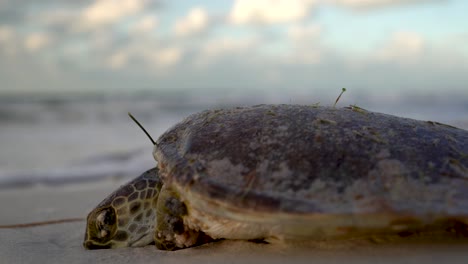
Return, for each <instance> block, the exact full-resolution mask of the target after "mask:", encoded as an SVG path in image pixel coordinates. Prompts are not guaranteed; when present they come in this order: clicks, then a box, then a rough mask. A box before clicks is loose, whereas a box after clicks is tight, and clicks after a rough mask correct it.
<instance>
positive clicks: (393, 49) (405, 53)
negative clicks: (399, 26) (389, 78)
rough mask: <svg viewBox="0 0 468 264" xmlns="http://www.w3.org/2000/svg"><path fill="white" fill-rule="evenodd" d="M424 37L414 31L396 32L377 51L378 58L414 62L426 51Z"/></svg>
mask: <svg viewBox="0 0 468 264" xmlns="http://www.w3.org/2000/svg"><path fill="white" fill-rule="evenodd" d="M425 45H426V43H425V41H424V38H423V37H422V36H421V35H420V34H417V33H414V32H396V33H394V34H393V35H392V36H391V38H390V40H389V41H388V42H387V43H386V44H385V45H384V46H383V47H382V48H381V49H380V50H378V51H377V52H376V58H377V59H378V60H382V61H400V62H404V63H409V62H414V61H415V60H417V59H418V58H419V57H420V56H421V55H422V54H423V52H424V48H425Z"/></svg>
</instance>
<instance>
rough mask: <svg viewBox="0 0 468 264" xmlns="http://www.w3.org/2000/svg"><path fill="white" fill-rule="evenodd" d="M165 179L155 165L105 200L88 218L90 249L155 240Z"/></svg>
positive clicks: (87, 235)
mask: <svg viewBox="0 0 468 264" xmlns="http://www.w3.org/2000/svg"><path fill="white" fill-rule="evenodd" d="M161 187H162V181H161V180H160V178H159V175H158V169H157V168H153V169H151V170H149V171H147V172H145V173H143V174H142V175H141V176H140V177H138V178H136V179H135V180H133V181H131V182H129V183H128V184H126V185H124V186H122V187H120V188H119V189H118V190H117V191H115V192H114V193H112V194H111V195H110V196H109V197H107V198H106V199H104V200H103V201H102V202H101V203H100V204H99V205H98V206H97V207H96V208H95V209H94V210H92V211H91V212H90V213H89V215H88V218H87V224H86V234H85V239H84V243H83V245H84V247H85V248H87V249H103V248H119V247H139V246H145V245H148V244H150V243H152V242H153V235H154V229H155V224H156V204H157V200H158V196H159V192H160V190H161Z"/></svg>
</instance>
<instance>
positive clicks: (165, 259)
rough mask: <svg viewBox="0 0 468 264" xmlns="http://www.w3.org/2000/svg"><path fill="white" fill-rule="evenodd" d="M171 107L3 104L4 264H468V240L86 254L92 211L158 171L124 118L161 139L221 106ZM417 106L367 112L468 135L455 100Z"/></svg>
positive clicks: (232, 245)
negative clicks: (189, 117)
mask: <svg viewBox="0 0 468 264" xmlns="http://www.w3.org/2000/svg"><path fill="white" fill-rule="evenodd" d="M163 99H164V98H163ZM158 102H159V103H158ZM163 103H164V100H161V99H159V101H157V100H156V99H154V98H146V97H138V98H134V97H128V98H120V97H118V98H110V99H105V100H104V99H102V100H101V99H99V100H98V99H95V98H91V99H87V98H84V99H76V98H73V99H67V98H64V99H63V98H55V99H54V100H52V99H47V98H45V99H44V100H38V101H37V100H33V101H30V102H28V101H26V102H25V101H23V100H19V99H17V100H4V101H3V103H2V105H1V109H0V110H2V111H3V113H4V115H3V119H0V123H1V124H2V129H1V130H0V145H1V146H2V148H1V149H0V208H1V209H2V212H1V214H0V226H2V227H1V228H0V263H68V264H72V263H109V264H110V263H112V264H118V263H129V262H132V263H189V264H194V263H269V264H271V263H285V262H288V263H310V262H313V263H441V262H448V263H468V250H466V249H467V248H468V243H466V242H463V243H461V242H460V241H451V242H450V243H448V242H446V241H444V242H441V241H438V242H437V241H435V242H431V243H428V242H427V241H426V242H417V243H415V242H414V241H411V240H407V241H405V240H403V241H399V242H398V243H396V242H391V243H389V242H388V241H387V242H381V241H380V242H375V241H368V240H364V241H356V240H353V241H315V242H311V243H308V244H281V243H277V244H265V243H253V242H248V241H227V240H224V241H217V242H213V243H210V244H206V245H202V246H199V247H195V248H189V249H183V250H178V251H175V252H165V251H160V250H158V249H156V248H155V246H152V245H150V246H146V247H143V248H124V249H110V250H85V249H84V248H83V246H82V243H83V238H84V233H85V224H86V223H85V218H86V216H87V214H88V213H89V212H90V211H91V210H92V209H93V208H94V207H95V206H96V205H97V204H98V203H99V202H100V201H101V200H103V199H104V198H105V197H106V196H107V195H109V194H110V193H111V192H112V191H114V190H115V189H117V188H118V187H119V186H121V185H122V184H124V183H125V182H127V181H129V180H131V179H132V178H134V177H136V176H137V175H139V174H141V173H142V172H144V171H145V170H147V169H149V168H151V167H153V166H155V162H154V160H153V157H152V155H151V151H152V144H150V142H149V141H148V140H147V138H146V137H145V135H144V134H143V133H142V132H141V131H140V130H139V129H138V128H137V127H136V125H134V124H133V123H132V122H131V121H130V120H129V119H128V117H127V116H126V113H127V112H129V111H130V112H132V113H133V114H134V115H135V116H137V117H138V118H139V119H140V121H141V122H142V123H144V125H145V127H146V128H147V129H148V130H149V131H151V134H152V135H153V137H155V138H157V137H158V136H159V135H161V134H162V133H163V132H164V131H165V130H166V129H168V128H169V127H170V126H172V125H173V124H175V123H176V122H178V121H180V120H181V119H182V118H183V117H184V116H187V115H189V114H190V113H193V112H197V111H199V110H202V109H207V108H213V107H215V106H213V105H195V106H193V105H186V107H185V108H180V107H175V105H179V106H180V105H181V103H178V102H172V103H170V104H168V105H164V104H163ZM272 103H275V102H272ZM345 105H346V104H345ZM364 107H366V106H365V105H364ZM418 107H419V108H418ZM418 107H415V108H414V109H412V110H411V111H407V109H399V108H396V107H393V108H391V107H389V108H380V109H375V108H372V107H369V110H374V111H380V112H389V110H392V109H393V110H395V109H396V110H401V111H404V112H405V113H404V114H401V113H394V114H397V115H402V116H407V117H411V118H416V119H422V120H435V121H438V122H444V123H448V124H450V125H455V126H458V127H460V128H463V129H468V120H466V113H467V109H466V108H464V107H463V104H459V105H455V106H454V105H451V104H448V105H447V107H445V108H443V109H445V110H443V111H442V110H440V109H442V108H437V109H432V108H430V107H427V108H424V106H418ZM366 108H367V107H366ZM426 110H427V111H426ZM429 110H430V111H429ZM40 223H42V224H40ZM24 224H26V225H24Z"/></svg>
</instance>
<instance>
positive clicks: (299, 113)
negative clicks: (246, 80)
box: [154, 105, 468, 216]
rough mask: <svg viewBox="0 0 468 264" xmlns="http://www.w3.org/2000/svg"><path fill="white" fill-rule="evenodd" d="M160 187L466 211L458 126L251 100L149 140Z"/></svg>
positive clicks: (320, 206)
mask: <svg viewBox="0 0 468 264" xmlns="http://www.w3.org/2000/svg"><path fill="white" fill-rule="evenodd" d="M154 156H155V158H156V160H157V161H158V166H159V168H160V172H161V177H162V178H163V181H164V182H165V184H168V183H174V184H177V185H179V186H182V187H183V188H190V190H191V191H195V192H199V193H200V194H202V195H205V196H207V197H209V199H213V200H216V201H219V202H224V203H231V204H235V205H236V206H239V207H244V208H251V209H252V210H264V211H283V212H292V213H336V214H357V213H379V212H382V213H388V212H395V213H398V214H408V215H425V214H435V215H437V214H440V215H442V216H447V215H453V216H458V215H464V216H468V196H467V195H466V193H468V131H465V130H462V129H458V128H454V127H450V126H447V125H443V124H439V123H436V122H430V121H427V122H426V121H417V120H413V119H407V118H400V117H395V116H391V115H386V114H380V113H374V112H369V111H365V110H363V109H361V108H356V107H349V108H340V109H338V108H331V107H317V106H307V105H306V106H301V105H257V106H252V107H237V108H231V109H219V110H208V111H204V112H201V113H197V114H194V115H191V116H189V117H188V118H186V119H185V120H184V121H182V122H181V123H179V124H177V125H175V126H174V127H173V128H171V129H169V130H168V131H167V132H166V133H165V134H163V135H162V136H161V138H159V140H158V147H157V148H155V153H154Z"/></svg>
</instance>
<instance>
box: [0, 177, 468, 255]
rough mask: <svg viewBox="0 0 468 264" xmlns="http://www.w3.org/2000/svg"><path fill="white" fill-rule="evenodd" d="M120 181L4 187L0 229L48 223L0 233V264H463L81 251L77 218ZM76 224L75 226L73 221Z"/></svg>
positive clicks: (255, 249)
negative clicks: (6, 188)
mask: <svg viewBox="0 0 468 264" xmlns="http://www.w3.org/2000/svg"><path fill="white" fill-rule="evenodd" d="M123 183H124V181H123V180H116V181H115V180H106V181H101V182H97V183H83V184H69V185H67V186H34V187H26V188H11V189H8V190H2V191H1V192H0V208H2V218H1V219H0V225H2V226H5V225H18V224H25V223H34V222H35V223H37V222H44V221H53V220H67V219H69V220H71V222H63V223H60V222H59V223H53V222H52V223H49V224H45V225H37V226H30V227H24V226H21V225H18V226H17V227H10V228H1V229H0V256H1V258H0V262H1V263H68V264H72V263H109V264H110V263H112V264H118V263H130V262H131V263H189V264H195V263H269V264H271V263H285V262H287V263H311V262H313V263H442V262H445V263H468V250H466V249H467V248H468V243H466V241H465V242H463V241H456V240H455V241H451V242H449V243H447V242H437V241H435V242H431V243H428V242H424V243H421V242H414V241H411V240H408V241H405V240H404V241H398V242H388V241H387V242H385V241H384V242H382V241H380V242H376V241H369V240H363V241H360V240H353V241H318V242H311V243H308V244H282V243H277V244H275V243H274V244H264V243H254V242H248V241H228V240H224V241H217V242H213V243H209V244H205V245H202V246H198V247H195V248H188V249H182V250H178V251H173V252H166V251H161V250H158V249H156V247H155V246H153V245H149V246H146V247H143V248H123V249H104V250H86V249H84V248H83V246H82V243H83V237H84V231H85V217H86V215H87V214H88V212H89V211H90V210H92V208H94V206H96V204H97V203H98V202H99V201H101V200H102V199H103V198H104V197H105V196H107V195H108V194H109V193H110V192H111V191H112V190H114V189H115V188H117V187H118V186H120V185H121V184H123ZM77 218H78V219H77Z"/></svg>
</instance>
